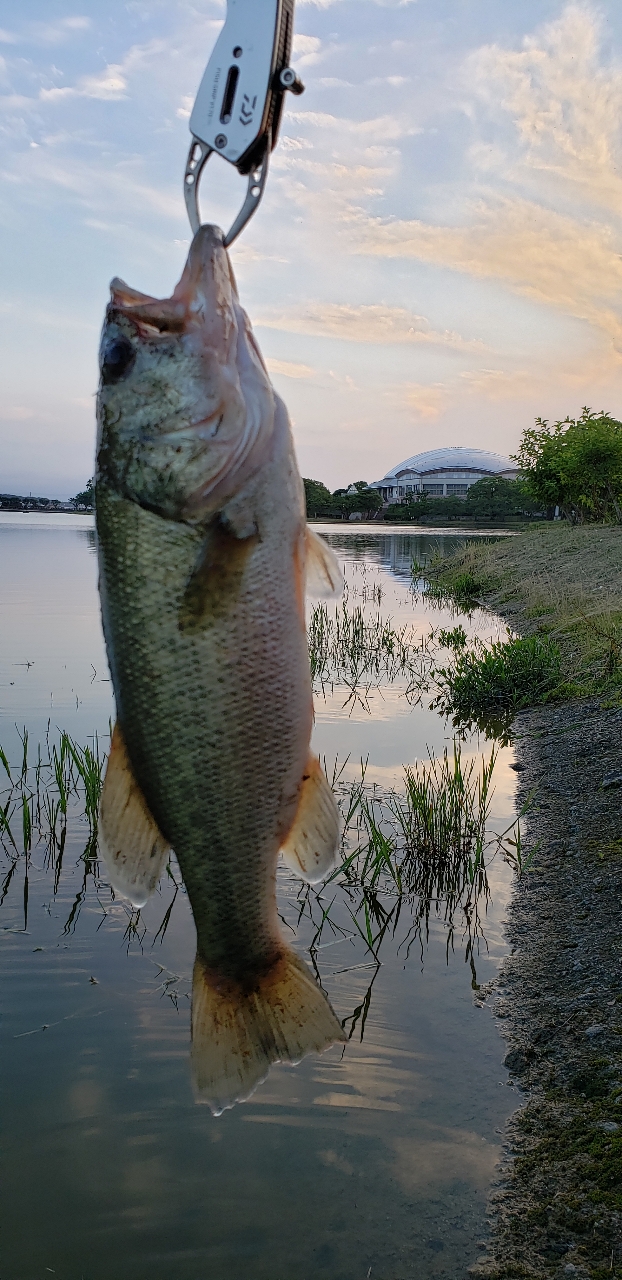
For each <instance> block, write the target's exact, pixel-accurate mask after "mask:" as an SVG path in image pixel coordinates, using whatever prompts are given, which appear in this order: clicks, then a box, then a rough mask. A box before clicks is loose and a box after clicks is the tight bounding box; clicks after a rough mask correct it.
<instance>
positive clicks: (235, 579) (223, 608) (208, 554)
mask: <svg viewBox="0 0 622 1280" xmlns="http://www.w3.org/2000/svg"><path fill="white" fill-rule="evenodd" d="M257 541H258V537H257V532H256V531H255V533H252V532H251V533H250V534H249V535H248V537H244V538H242V537H239V536H238V535H237V534H235V533H233V532H232V531H231V530H230V529H229V527H228V526H226V527H225V526H224V525H223V524H221V523H220V522H217V523H216V524H214V525H213V527H212V528H211V529H209V530H208V533H207V535H206V537H205V541H204V543H203V546H202V547H201V550H200V553H199V557H198V560H197V563H196V565H195V567H194V569H193V571H192V574H191V575H190V579H189V581H188V583H187V585H186V589H185V591H184V594H183V596H182V599H181V602H180V605H179V613H178V626H179V630H180V631H182V632H184V633H185V634H187V635H196V634H198V633H199V632H200V631H204V630H206V628H207V627H210V626H211V625H213V623H214V622H215V621H216V619H218V618H221V617H222V616H223V615H224V614H225V613H226V612H227V610H228V609H230V608H231V607H232V606H233V605H234V604H235V602H236V600H237V598H238V595H239V593H240V591H241V589H242V583H243V581H244V573H245V571H246V565H247V562H248V558H249V556H250V554H251V552H252V551H253V548H254V547H255V546H256V545H257Z"/></svg>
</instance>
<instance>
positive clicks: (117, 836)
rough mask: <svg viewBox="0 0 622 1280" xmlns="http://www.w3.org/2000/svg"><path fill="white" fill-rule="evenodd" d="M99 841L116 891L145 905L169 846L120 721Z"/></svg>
mask: <svg viewBox="0 0 622 1280" xmlns="http://www.w3.org/2000/svg"><path fill="white" fill-rule="evenodd" d="M98 843H99V851H100V854H101V856H102V857H103V859H104V862H105V864H106V868H107V871H108V875H109V878H110V883H111V885H112V887H113V889H115V890H116V891H117V892H118V893H120V894H122V895H123V897H124V898H129V900H130V902H131V903H133V905H134V906H135V907H142V906H144V904H145V903H146V901H147V898H149V897H150V895H151V894H152V893H153V891H154V889H155V887H156V885H157V883H158V881H159V879H160V876H161V874H162V871H163V869H164V865H165V863H166V860H167V858H168V855H169V853H170V845H169V843H168V840H165V838H164V836H163V835H162V833H161V831H160V829H159V827H158V825H157V823H156V822H155V820H154V819H153V818H152V816H151V813H150V812H149V809H148V806H147V802H146V800H145V797H144V796H143V793H142V791H141V789H140V787H139V785H138V783H137V781H136V779H135V777H134V774H133V771H132V766H131V764H130V761H129V757H128V754H127V750H126V746H125V742H124V741H123V735H122V733H121V730H120V728H119V726H118V724H116V725H115V727H114V732H113V735H112V742H111V743H110V755H109V756H108V765H107V767H106V777H105V778H104V785H103V787H102V794H101V800H100V802H99V825H98Z"/></svg>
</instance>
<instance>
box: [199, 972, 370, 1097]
mask: <svg viewBox="0 0 622 1280" xmlns="http://www.w3.org/2000/svg"><path fill="white" fill-rule="evenodd" d="M345 1038H346V1037H345V1035H344V1032H343V1028H342V1026H341V1023H340V1022H339V1021H338V1019H337V1017H336V1015H335V1013H334V1012H333V1010H332V1009H331V1006H330V1004H329V1003H328V1000H327V998H326V996H325V995H324V993H323V991H321V990H320V988H319V987H318V985H317V983H316V981H315V979H314V977H313V974H312V973H311V971H310V969H308V967H307V965H306V964H304V962H303V961H302V960H300V959H299V958H298V956H297V955H296V954H295V952H294V951H292V950H291V948H289V947H288V948H286V949H284V950H283V952H282V953H281V955H280V957H279V959H278V960H277V961H276V962H275V964H273V966H272V968H271V969H269V970H268V971H267V973H264V974H263V975H261V976H260V977H258V978H257V980H256V982H255V984H254V985H253V987H252V989H246V988H245V987H243V986H242V984H241V983H239V982H236V981H233V980H232V979H222V978H219V977H218V975H215V974H214V973H213V972H212V971H211V970H209V969H208V968H207V967H206V965H205V964H204V962H203V961H202V960H201V958H200V956H197V958H196V960H195V964H194V974H193V980H192V1053H191V1062H192V1075H193V1083H194V1091H195V1098H196V1100H197V1102H203V1103H206V1104H207V1105H208V1106H209V1107H210V1109H211V1111H212V1113H213V1115H215V1116H218V1115H221V1114H222V1112H223V1111H226V1110H227V1109H228V1108H229V1107H233V1106H235V1104H236V1102H245V1101H246V1099H247V1098H250V1096H251V1094H252V1093H254V1091H255V1089H256V1088H257V1086H258V1085H259V1084H261V1082H262V1080H265V1078H266V1076H267V1074H268V1071H269V1070H270V1066H271V1065H272V1063H273V1062H289V1063H292V1064H295V1063H297V1062H300V1059H301V1058H304V1057H306V1055H307V1054H308V1053H322V1052H323V1051H324V1049H328V1048H329V1046H330V1045H331V1044H334V1043H335V1042H336V1041H343V1040H345Z"/></svg>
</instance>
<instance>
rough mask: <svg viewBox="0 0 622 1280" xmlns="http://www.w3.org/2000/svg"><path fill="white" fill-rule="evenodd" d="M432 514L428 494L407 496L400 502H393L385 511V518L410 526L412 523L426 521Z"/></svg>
mask: <svg viewBox="0 0 622 1280" xmlns="http://www.w3.org/2000/svg"><path fill="white" fill-rule="evenodd" d="M429 513H430V499H429V497H428V495H427V494H425V493H422V494H421V495H418V494H410V493H409V494H407V495H406V496H405V497H404V498H402V499H401V500H400V501H399V502H392V503H391V504H390V506H388V507H387V509H386V511H385V515H384V518H385V520H389V521H397V522H398V523H399V524H408V523H410V522H411V521H416V520H418V521H421V520H425V518H426V516H428V515H429Z"/></svg>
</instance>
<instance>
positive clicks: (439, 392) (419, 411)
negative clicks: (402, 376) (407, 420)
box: [387, 382, 449, 418]
mask: <svg viewBox="0 0 622 1280" xmlns="http://www.w3.org/2000/svg"><path fill="white" fill-rule="evenodd" d="M387 394H388V398H389V399H390V400H392V401H393V402H394V403H398V404H400V405H402V406H405V407H406V408H407V409H410V411H411V412H412V413H414V415H415V417H416V418H438V417H439V416H440V414H441V413H442V412H443V410H444V409H446V408H447V405H448V403H449V395H448V392H447V388H446V387H445V386H444V385H443V384H442V383H434V384H432V385H431V386H425V385H424V384H423V383H420V382H404V383H402V385H401V386H399V387H396V388H395V389H394V390H393V391H390V392H388V393H387Z"/></svg>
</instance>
